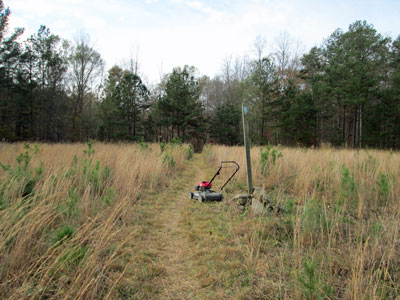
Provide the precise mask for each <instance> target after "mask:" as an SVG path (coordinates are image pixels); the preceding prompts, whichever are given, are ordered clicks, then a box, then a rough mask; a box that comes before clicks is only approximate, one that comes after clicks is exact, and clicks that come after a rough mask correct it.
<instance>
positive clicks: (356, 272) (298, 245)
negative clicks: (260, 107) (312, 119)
mask: <svg viewBox="0 0 400 300" xmlns="http://www.w3.org/2000/svg"><path fill="white" fill-rule="evenodd" d="M273 151H275V153H274V154H272V152H273ZM266 152H268V153H267V154H266ZM261 153H264V158H262V154H261ZM280 153H281V154H280ZM251 155H252V167H253V182H254V185H255V186H264V188H265V190H266V191H267V193H268V194H269V196H270V198H271V201H272V203H271V205H270V206H267V207H266V210H265V214H264V216H262V217H254V218H253V217H244V218H240V219H237V217H236V216H234V214H232V223H233V224H235V225H234V229H233V231H234V233H235V239H236V242H237V243H238V244H240V245H242V248H243V252H244V253H245V256H246V257H247V260H246V261H245V263H246V264H247V265H248V268H249V269H251V270H254V272H255V274H256V275H255V276H254V277H255V278H257V280H255V281H254V283H253V284H254V285H255V288H254V290H253V294H251V295H249V299H252V298H257V299H258V298H260V297H261V298H263V297H264V298H263V299H398V298H399V297H400V267H399V266H400V237H399V228H400V227H399V224H400V221H399V216H400V213H399V212H400V153H398V152H391V151H378V150H346V149H332V148H326V149H301V148H281V147H274V148H271V149H269V150H267V149H266V148H265V147H264V148H260V147H253V148H252V150H251ZM204 156H205V158H206V159H207V161H209V162H210V164H211V165H215V164H216V163H218V162H219V161H221V160H236V161H237V162H238V163H239V164H240V166H242V169H241V171H240V173H239V174H238V177H237V180H236V185H235V184H233V185H231V190H230V192H232V193H233V192H237V191H238V190H246V171H245V166H246V163H245V153H244V148H243V147H224V146H209V147H207V148H206V149H205V151H204ZM274 156H275V158H274ZM232 187H233V188H232ZM228 191H229V189H228ZM277 207H279V208H280V209H277Z"/></svg>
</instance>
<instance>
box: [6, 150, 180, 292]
mask: <svg viewBox="0 0 400 300" xmlns="http://www.w3.org/2000/svg"><path fill="white" fill-rule="evenodd" d="M93 149H94V152H93ZM93 149H92V148H91V147H88V146H87V145H81V144H62V145H61V144H57V145H47V144H39V145H38V146H37V147H36V146H33V145H30V146H29V148H27V147H26V146H24V145H23V144H0V162H1V163H2V168H1V170H0V299H30V298H31V299H48V298H52V299H103V298H105V299H108V298H116V297H117V295H118V289H114V287H116V286H117V284H118V282H119V281H120V280H121V278H122V277H123V275H124V273H125V271H126V270H127V268H128V267H129V264H130V261H129V260H128V259H127V257H128V251H129V249H128V248H127V244H128V243H132V237H133V235H135V234H136V232H135V227H134V226H133V225H134V224H133V221H132V220H134V219H135V218H134V216H135V203H136V202H137V201H140V198H141V197H142V196H143V193H146V192H149V191H154V190H161V189H163V187H164V186H165V185H166V184H167V183H168V181H169V178H170V177H171V176H172V175H174V174H175V173H176V172H177V171H179V170H180V169H183V168H184V165H185V164H184V160H185V146H184V147H167V148H166V149H165V151H164V152H163V153H161V152H160V146H159V145H157V144H153V145H147V144H141V145H132V144H118V145H115V144H114V145H111V144H95V145H94V146H93ZM84 151H85V153H84ZM20 154H22V155H20ZM16 157H18V160H19V163H18V162H17V161H16Z"/></svg>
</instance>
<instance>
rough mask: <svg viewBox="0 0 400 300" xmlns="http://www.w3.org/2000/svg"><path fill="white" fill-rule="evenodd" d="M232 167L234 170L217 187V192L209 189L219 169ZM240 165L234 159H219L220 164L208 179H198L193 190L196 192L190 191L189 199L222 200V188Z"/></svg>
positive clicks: (201, 200) (200, 200)
mask: <svg viewBox="0 0 400 300" xmlns="http://www.w3.org/2000/svg"><path fill="white" fill-rule="evenodd" d="M230 167H233V168H234V169H235V170H234V172H233V174H232V175H231V176H230V177H229V178H228V180H227V181H226V182H225V183H224V184H223V185H222V186H221V187H220V188H219V190H218V192H215V191H213V190H211V188H212V182H213V181H214V179H215V177H217V176H218V175H219V174H220V171H221V170H222V169H223V168H230ZM239 169H240V167H239V165H238V164H237V163H236V162H235V161H221V164H220V166H219V168H218V170H217V172H216V173H215V175H214V176H213V178H211V180H210V181H200V182H199V183H198V184H197V185H196V186H195V188H194V189H195V190H196V192H190V193H189V197H190V199H196V200H198V201H199V202H204V201H222V199H223V198H224V195H222V193H221V192H222V190H223V189H224V187H225V186H226V185H227V184H228V182H229V181H231V179H232V178H233V176H235V175H236V173H237V172H238V171H239Z"/></svg>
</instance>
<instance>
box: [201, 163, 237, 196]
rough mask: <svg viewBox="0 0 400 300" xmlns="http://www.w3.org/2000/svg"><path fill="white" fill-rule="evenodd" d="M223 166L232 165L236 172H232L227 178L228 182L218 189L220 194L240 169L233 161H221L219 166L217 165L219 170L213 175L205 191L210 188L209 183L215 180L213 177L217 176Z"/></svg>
mask: <svg viewBox="0 0 400 300" xmlns="http://www.w3.org/2000/svg"><path fill="white" fill-rule="evenodd" d="M223 164H234V165H235V166H236V170H235V172H233V174H232V175H231V177H229V178H228V180H227V181H226V182H225V183H224V185H223V186H221V187H220V189H219V191H220V192H221V191H222V190H223V189H224V187H225V186H226V185H227V184H228V182H229V181H231V179H232V178H233V176H235V175H236V173H237V172H238V171H239V169H240V167H239V165H238V164H237V162H236V161H233V160H227V161H221V164H220V165H219V168H218V171H217V173H215V175H214V177H213V178H212V179H211V180H210V182H209V183H208V185H207V187H206V189H207V188H208V187H209V186H210V184H211V182H213V180H214V179H215V177H217V176H218V175H219V173H220V171H221V169H222V168H223Z"/></svg>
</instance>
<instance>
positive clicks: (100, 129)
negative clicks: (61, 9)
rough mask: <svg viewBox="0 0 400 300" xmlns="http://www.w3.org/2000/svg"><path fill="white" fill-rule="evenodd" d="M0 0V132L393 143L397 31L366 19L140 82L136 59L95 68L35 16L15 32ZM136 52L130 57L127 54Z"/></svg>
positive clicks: (89, 57)
mask: <svg viewBox="0 0 400 300" xmlns="http://www.w3.org/2000/svg"><path fill="white" fill-rule="evenodd" d="M10 13H11V12H10V10H9V8H6V7H5V5H4V3H3V1H1V0H0V140H3V141H9V142H12V141H21V140H35V141H46V142H66V141H73V142H76V141H85V140H87V139H98V140H102V141H109V142H114V141H139V140H145V141H170V140H172V139H177V138H179V139H180V140H182V141H184V142H192V143H194V144H202V143H204V142H213V143H222V144H228V145H236V144H240V143H242V135H241V128H242V126H241V117H240V116H241V105H242V103H244V104H245V105H246V106H247V107H248V110H249V114H248V115H249V121H250V122H249V123H250V138H251V141H252V143H254V144H266V143H270V144H282V145H298V146H317V147H318V146H320V145H322V144H323V143H329V144H332V145H334V146H346V147H375V148H400V105H399V104H400V93H399V92H400V37H398V38H397V39H396V40H394V41H392V39H391V38H389V37H385V36H382V35H381V34H380V33H378V32H377V30H376V29H375V28H374V26H373V25H372V24H369V23H367V22H366V21H356V22H354V23H353V24H351V25H350V26H349V28H348V30H347V31H343V30H341V29H337V30H336V31H334V32H333V33H332V34H331V35H330V36H329V37H327V38H326V39H325V40H324V42H323V43H322V44H321V46H318V47H313V48H312V49H311V50H309V51H308V52H307V53H301V51H299V50H298V48H297V47H296V46H297V45H296V43H295V42H294V41H293V39H292V38H291V37H290V36H288V35H287V34H281V35H280V36H279V37H278V38H277V41H276V45H275V49H274V51H272V52H270V53H266V42H265V40H264V39H263V38H261V37H258V38H257V39H256V41H255V42H254V50H255V55H253V57H249V56H248V55H244V56H243V57H237V58H232V57H230V58H227V59H226V60H225V61H224V62H223V64H222V68H221V72H220V74H218V75H216V76H214V77H213V78H209V77H207V76H202V75H200V74H199V72H198V70H197V69H196V68H195V67H192V66H184V67H176V68H174V69H173V70H172V72H171V73H169V74H166V75H164V76H163V78H162V79H161V81H160V82H159V83H158V84H156V85H154V86H149V85H148V84H146V83H145V82H144V81H143V80H142V78H141V76H140V75H139V74H138V73H139V72H138V68H137V61H136V62H134V63H132V64H130V66H128V67H122V66H113V67H111V68H110V69H109V70H108V71H107V72H105V71H104V65H105V64H104V61H103V59H102V58H101V55H100V53H99V52H98V51H97V50H96V49H95V48H94V47H93V46H92V45H91V44H90V38H89V36H88V35H87V34H84V33H81V34H79V35H78V36H77V37H76V39H75V40H74V41H72V42H71V41H67V40H64V39H62V38H60V37H59V36H57V35H55V34H53V33H51V31H50V30H49V28H47V27H46V26H41V27H40V28H39V30H38V32H37V33H36V34H34V35H32V36H30V37H29V38H28V39H26V40H25V41H20V39H21V35H22V34H23V29H22V28H17V29H15V30H14V32H12V33H9V32H8V26H7V25H8V19H9V17H10ZM135 63H136V64H135Z"/></svg>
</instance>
